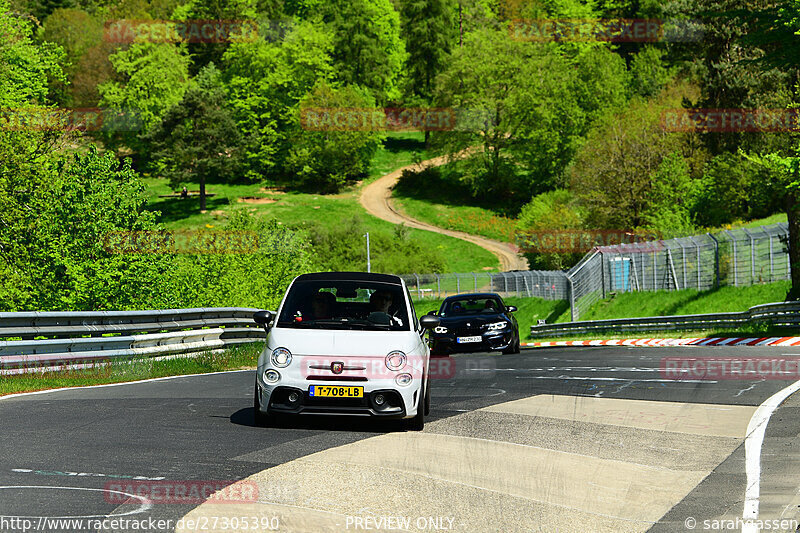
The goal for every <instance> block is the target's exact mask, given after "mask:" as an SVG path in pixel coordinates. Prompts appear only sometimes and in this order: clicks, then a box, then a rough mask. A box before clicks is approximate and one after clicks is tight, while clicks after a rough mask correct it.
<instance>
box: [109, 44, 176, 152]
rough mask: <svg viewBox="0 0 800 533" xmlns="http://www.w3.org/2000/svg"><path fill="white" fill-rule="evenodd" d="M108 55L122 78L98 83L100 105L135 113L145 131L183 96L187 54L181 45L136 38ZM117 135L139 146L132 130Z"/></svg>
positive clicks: (134, 145)
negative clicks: (127, 45)
mask: <svg viewBox="0 0 800 533" xmlns="http://www.w3.org/2000/svg"><path fill="white" fill-rule="evenodd" d="M109 59H110V61H111V64H112V65H113V66H114V70H115V71H116V73H117V74H118V75H119V76H120V77H121V78H122V80H123V81H121V82H119V81H107V82H105V83H103V84H102V85H100V86H99V87H98V90H99V92H100V94H101V95H102V99H101V102H100V105H101V106H104V107H108V108H112V109H115V110H120V111H122V112H125V113H131V112H133V113H136V114H137V115H138V117H139V119H140V120H141V123H142V126H143V130H144V132H146V131H147V130H149V129H150V128H152V127H153V126H155V125H156V124H158V123H159V122H160V121H161V119H162V118H164V115H165V114H166V112H167V110H168V109H170V108H171V107H172V106H174V105H175V104H177V103H178V102H180V101H181V98H183V94H184V92H185V91H186V86H187V84H188V82H189V58H188V57H187V55H186V54H185V52H184V51H183V48H181V47H180V46H176V45H174V44H171V43H149V42H137V43H134V44H132V45H131V47H130V48H128V49H127V50H120V51H119V52H117V53H115V54H113V55H112V56H111V57H109ZM144 132H143V133H144ZM119 138H120V139H121V141H122V142H123V143H125V144H126V145H127V146H129V147H132V148H137V147H139V146H138V144H137V139H136V136H135V135H133V134H121V135H120V136H119ZM112 140H116V137H115V138H114V139H112Z"/></svg>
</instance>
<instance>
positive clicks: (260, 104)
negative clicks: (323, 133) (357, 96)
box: [223, 21, 334, 181]
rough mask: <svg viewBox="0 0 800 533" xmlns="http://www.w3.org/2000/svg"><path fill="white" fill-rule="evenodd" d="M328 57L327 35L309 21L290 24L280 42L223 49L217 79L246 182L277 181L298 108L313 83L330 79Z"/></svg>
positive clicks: (330, 48)
mask: <svg viewBox="0 0 800 533" xmlns="http://www.w3.org/2000/svg"><path fill="white" fill-rule="evenodd" d="M332 52H333V38H332V36H331V35H330V33H328V32H327V31H326V30H325V28H324V27H323V26H322V24H321V23H319V22H312V21H300V22H299V23H297V24H295V25H292V26H291V27H290V28H289V31H288V33H287V34H286V38H285V39H284V40H283V41H281V42H267V41H266V40H265V39H263V38H259V39H258V40H257V41H255V42H249V43H235V44H232V45H231V46H230V47H229V48H228V51H227V52H226V53H225V56H224V61H225V63H226V68H225V72H224V75H223V77H224V80H225V85H226V87H227V90H228V102H229V104H230V108H231V110H232V112H233V116H234V119H235V120H236V124H237V126H238V128H239V130H240V131H241V133H242V136H243V143H244V148H243V151H244V155H243V157H244V162H245V176H246V177H247V178H248V179H251V180H254V181H255V180H261V179H264V178H265V177H271V178H273V179H281V178H282V177H283V176H282V175H283V168H284V163H285V161H286V158H287V157H288V154H289V150H290V148H291V144H290V140H289V139H290V137H291V135H294V133H295V131H294V130H293V129H292V126H293V127H294V128H297V127H299V124H298V122H297V109H298V104H299V102H300V100H301V99H303V98H304V97H305V96H306V95H307V94H308V92H309V91H310V90H311V89H312V88H313V87H314V86H315V85H316V84H317V83H318V82H320V81H327V80H332V78H333V75H334V69H333V65H332V59H331V54H332Z"/></svg>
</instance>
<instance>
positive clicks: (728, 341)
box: [520, 337, 800, 348]
mask: <svg viewBox="0 0 800 533" xmlns="http://www.w3.org/2000/svg"><path fill="white" fill-rule="evenodd" d="M520 346H527V347H528V348H547V347H552V346H800V337H760V338H757V337H702V338H693V339H609V340H591V341H542V342H523V343H520Z"/></svg>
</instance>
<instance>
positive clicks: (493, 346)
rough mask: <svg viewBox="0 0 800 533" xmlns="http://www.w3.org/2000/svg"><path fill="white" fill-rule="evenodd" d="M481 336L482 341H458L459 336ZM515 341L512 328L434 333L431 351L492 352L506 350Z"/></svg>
mask: <svg viewBox="0 0 800 533" xmlns="http://www.w3.org/2000/svg"><path fill="white" fill-rule="evenodd" d="M473 336H474V337H478V336H480V337H481V341H480V342H466V343H459V342H457V340H456V339H457V338H458V337H473ZM513 342H514V332H513V330H511V329H508V330H500V331H497V332H480V331H476V332H467V333H462V332H459V333H458V334H455V333H449V332H448V333H434V334H433V335H432V336H431V351H433V352H436V353H457V352H461V353H466V352H492V351H500V350H505V349H506V348H508V347H509V346H511V344H512V343H513Z"/></svg>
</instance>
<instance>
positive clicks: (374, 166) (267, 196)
mask: <svg viewBox="0 0 800 533" xmlns="http://www.w3.org/2000/svg"><path fill="white" fill-rule="evenodd" d="M421 139H422V135H421V134H417V133H406V134H393V135H392V137H390V138H389V139H387V141H386V142H385V143H384V145H383V147H382V148H381V149H380V150H378V152H377V153H376V154H375V156H374V157H373V160H372V163H371V167H370V172H369V175H368V176H367V177H366V178H365V180H364V181H363V182H362V183H360V184H358V185H355V186H352V187H349V188H348V189H346V190H344V191H342V192H341V193H339V194H329V195H323V194H308V193H302V192H296V191H290V190H270V189H265V188H264V187H263V186H262V185H261V184H249V185H235V184H226V183H209V184H207V187H206V189H207V191H208V192H209V193H214V195H215V196H213V197H211V198H208V201H207V209H206V212H205V213H201V212H200V211H199V207H198V202H199V200H198V199H197V198H190V199H189V200H181V199H180V198H159V195H165V194H171V193H173V192H174V191H173V190H172V189H171V188H170V186H169V183H168V182H167V181H166V180H164V179H159V178H145V183H146V184H147V187H148V195H149V204H148V208H149V209H152V210H158V211H161V218H160V221H161V222H162V223H163V224H164V225H165V226H166V227H167V228H169V229H175V230H177V229H194V228H209V227H211V228H213V227H218V226H222V225H224V223H225V220H226V218H227V217H228V216H229V214H230V212H231V211H232V210H233V209H236V208H243V209H247V210H248V211H249V212H250V213H252V214H253V215H256V216H266V217H272V218H275V219H277V220H278V221H279V222H281V223H282V224H287V225H290V226H297V227H302V226H304V225H306V224H313V223H326V224H339V223H341V222H342V221H343V220H347V219H349V218H352V217H353V216H354V215H358V216H359V217H360V218H361V220H362V221H363V225H364V229H365V230H366V231H369V232H379V231H384V232H391V231H393V230H394V225H393V224H391V223H389V222H385V221H383V220H379V219H377V218H374V217H372V216H370V215H368V214H367V213H366V212H365V211H364V209H363V208H362V207H361V205H360V204H359V201H358V198H359V194H360V192H361V187H362V186H363V185H364V184H365V183H369V182H371V181H373V180H375V179H377V178H378V177H380V176H382V175H384V174H387V173H388V172H390V171H392V170H395V169H397V168H400V167H403V166H406V165H410V164H412V163H413V162H414V159H415V154H416V157H417V158H421V159H425V158H428V157H432V155H431V154H429V153H427V152H426V151H425V148H424V143H423V142H422V140H421ZM189 189H190V190H197V189H198V186H197V185H190V186H189ZM243 198H248V199H247V200H242V199H243ZM409 232H410V233H409V237H410V238H413V239H416V240H417V241H418V242H419V243H420V244H421V245H422V246H423V248H424V249H431V250H439V251H441V252H442V254H443V256H444V257H445V260H446V267H445V270H446V271H447V272H473V271H478V272H479V271H486V270H497V268H498V267H499V263H498V261H497V258H496V257H495V256H494V255H493V254H492V253H491V252H488V251H486V250H484V249H483V248H480V247H479V246H477V245H474V244H471V243H468V242H466V241H462V240H460V239H455V238H453V237H447V236H445V235H439V234H436V233H431V232H428V231H420V230H415V229H410V230H409ZM365 267H366V265H365Z"/></svg>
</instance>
